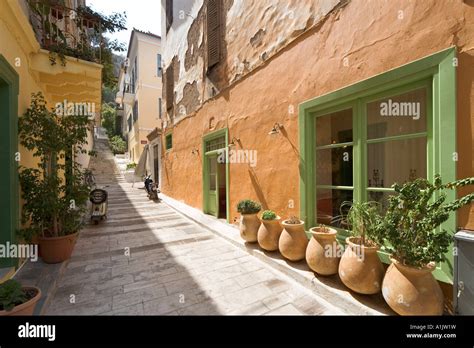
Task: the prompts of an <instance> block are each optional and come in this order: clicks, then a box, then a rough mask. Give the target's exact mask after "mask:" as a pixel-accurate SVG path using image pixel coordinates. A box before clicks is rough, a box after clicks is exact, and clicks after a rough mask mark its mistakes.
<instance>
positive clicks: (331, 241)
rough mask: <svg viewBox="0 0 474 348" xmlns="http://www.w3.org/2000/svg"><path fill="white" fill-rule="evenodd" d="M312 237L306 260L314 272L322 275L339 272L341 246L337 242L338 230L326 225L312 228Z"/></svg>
mask: <svg viewBox="0 0 474 348" xmlns="http://www.w3.org/2000/svg"><path fill="white" fill-rule="evenodd" d="M309 231H310V233H311V239H310V241H309V244H308V247H307V248H306V262H307V264H308V266H309V268H311V269H312V270H313V271H314V272H316V273H318V274H321V275H333V274H336V273H337V268H338V266H339V260H340V257H341V256H340V253H341V248H340V246H339V244H338V243H337V240H336V236H337V231H336V230H335V229H334V228H330V227H327V226H325V225H322V224H321V225H319V226H318V227H313V228H311V229H310V230H309Z"/></svg>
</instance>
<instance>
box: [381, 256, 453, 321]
mask: <svg viewBox="0 0 474 348" xmlns="http://www.w3.org/2000/svg"><path fill="white" fill-rule="evenodd" d="M391 260H392V264H391V265H390V266H389V267H388V269H387V273H386V274H385V278H384V279H383V283H382V294H383V297H384V299H385V301H386V302H387V303H388V305H389V306H390V308H392V309H393V310H394V311H395V312H396V313H398V314H400V315H442V314H443V308H444V297H443V292H442V290H441V287H440V286H439V284H438V282H437V281H436V279H435V278H434V276H433V274H432V272H433V271H434V269H435V265H434V264H431V265H429V266H427V267H423V268H416V267H411V266H407V265H404V264H402V263H400V262H399V261H397V260H395V259H393V258H392V259H391Z"/></svg>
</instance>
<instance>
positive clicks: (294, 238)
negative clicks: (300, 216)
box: [278, 220, 308, 261]
mask: <svg viewBox="0 0 474 348" xmlns="http://www.w3.org/2000/svg"><path fill="white" fill-rule="evenodd" d="M287 221H288V220H285V221H283V222H282V223H281V224H282V225H283V228H284V229H283V231H282V232H281V235H280V239H279V241H278V248H279V249H280V253H281V254H282V255H283V257H285V258H287V259H288V260H290V261H300V260H303V259H304V257H305V254H306V247H307V246H308V238H307V237H306V233H305V230H304V222H303V221H300V223H299V224H288V223H287Z"/></svg>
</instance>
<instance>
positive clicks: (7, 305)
mask: <svg viewBox="0 0 474 348" xmlns="http://www.w3.org/2000/svg"><path fill="white" fill-rule="evenodd" d="M27 300H28V298H27V296H26V295H25V293H24V291H23V289H22V288H21V284H20V283H18V282H17V281H16V280H14V279H8V280H7V281H5V282H3V283H2V284H0V306H1V308H0V310H5V311H11V310H12V309H13V308H15V306H18V305H20V304H22V303H25V302H26V301H27Z"/></svg>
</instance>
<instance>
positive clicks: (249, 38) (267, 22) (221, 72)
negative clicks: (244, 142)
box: [164, 0, 341, 123]
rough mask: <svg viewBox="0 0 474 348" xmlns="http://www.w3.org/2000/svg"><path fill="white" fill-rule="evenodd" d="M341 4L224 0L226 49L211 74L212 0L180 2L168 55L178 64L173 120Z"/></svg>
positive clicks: (333, 0)
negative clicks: (208, 33)
mask: <svg viewBox="0 0 474 348" xmlns="http://www.w3.org/2000/svg"><path fill="white" fill-rule="evenodd" d="M340 2H341V1H340V0H318V1H310V0H304V1H302V0H289V1H279V0H269V1H259V0H246V1H243V0H224V1H223V2H222V3H223V18H222V29H221V32H222V38H221V41H222V43H223V45H222V50H223V52H222V54H221V63H220V64H219V65H218V66H217V67H215V68H213V69H212V71H211V72H207V71H206V59H207V58H206V49H205V47H206V38H205V30H206V13H205V12H206V11H205V8H206V6H205V5H206V4H207V1H203V0H195V1H188V2H186V3H183V2H182V1H178V2H177V3H175V4H174V20H173V26H172V27H171V29H170V31H169V32H168V34H167V35H166V44H165V47H166V50H165V54H164V59H165V64H166V66H169V65H170V64H172V65H173V66H174V70H175V88H174V93H175V106H176V107H175V110H174V111H173V115H172V116H173V117H172V118H173V123H177V122H179V121H180V120H182V119H183V118H184V117H186V116H187V115H189V114H192V113H193V112H194V111H196V110H197V109H198V108H199V107H200V105H201V104H202V103H203V102H205V101H206V100H208V99H209V98H212V97H214V96H215V95H216V94H217V93H219V92H220V91H222V90H224V89H225V88H227V87H228V86H229V84H232V83H234V82H235V81H238V80H239V79H241V78H242V77H243V76H245V75H246V74H248V73H250V72H251V71H253V70H255V69H256V68H258V67H260V66H262V65H263V64H265V62H266V60H268V59H269V58H271V57H272V56H273V55H274V54H276V53H277V52H279V51H280V50H281V49H282V48H284V47H285V46H286V45H288V44H289V43H290V42H291V41H292V40H293V39H295V38H296V37H297V36H299V35H301V34H302V33H303V32H304V31H306V30H308V29H310V28H311V27H313V26H314V25H315V24H317V23H319V21H320V20H321V19H322V18H323V17H324V16H326V15H327V14H328V13H329V12H330V11H331V10H333V9H334V7H335V6H336V5H338V4H339V3H340ZM242 14H245V16H242ZM164 30H165V31H166V29H164ZM165 31H164V32H165ZM184 38H186V39H184Z"/></svg>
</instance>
